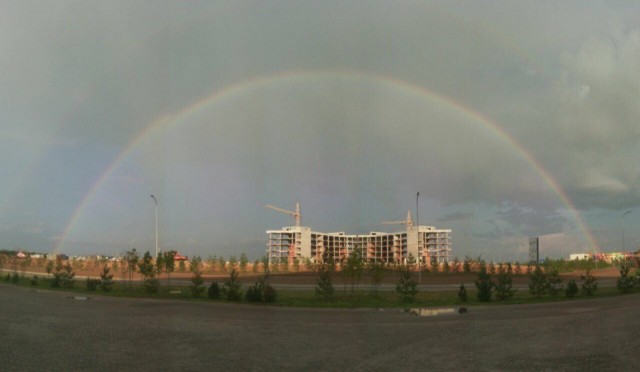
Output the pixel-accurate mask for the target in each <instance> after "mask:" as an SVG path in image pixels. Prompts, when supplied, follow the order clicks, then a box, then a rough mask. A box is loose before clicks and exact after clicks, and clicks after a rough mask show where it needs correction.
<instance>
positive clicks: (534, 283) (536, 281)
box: [527, 265, 549, 297]
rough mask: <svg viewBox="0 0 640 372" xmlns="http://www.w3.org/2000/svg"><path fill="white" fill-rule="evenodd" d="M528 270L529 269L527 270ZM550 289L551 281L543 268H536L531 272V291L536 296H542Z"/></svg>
mask: <svg viewBox="0 0 640 372" xmlns="http://www.w3.org/2000/svg"><path fill="white" fill-rule="evenodd" d="M527 271H528V270H527ZM548 291H549V281H548V280H547V275H546V274H545V273H544V271H542V268H541V267H540V266H538V265H536V268H535V269H534V270H533V271H532V272H531V273H530V274H529V292H531V294H532V295H534V296H536V297H541V296H542V295H544V294H545V293H547V292H548Z"/></svg>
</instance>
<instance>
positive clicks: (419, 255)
mask: <svg viewBox="0 0 640 372" xmlns="http://www.w3.org/2000/svg"><path fill="white" fill-rule="evenodd" d="M419 200H420V193H417V194H416V231H417V232H418V240H417V242H416V244H417V245H418V284H422V269H421V268H420V264H421V263H422V254H421V253H422V252H421V249H420V212H419V211H418V207H419V204H418V201H419Z"/></svg>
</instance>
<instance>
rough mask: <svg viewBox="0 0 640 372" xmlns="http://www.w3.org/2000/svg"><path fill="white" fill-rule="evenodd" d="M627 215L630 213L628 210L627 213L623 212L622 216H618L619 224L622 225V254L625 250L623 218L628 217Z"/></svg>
mask: <svg viewBox="0 0 640 372" xmlns="http://www.w3.org/2000/svg"><path fill="white" fill-rule="evenodd" d="M629 213H631V210H628V211H626V212H624V213H623V214H622V216H620V224H621V225H622V253H623V254H624V252H625V248H624V216H626V215H628V214H629Z"/></svg>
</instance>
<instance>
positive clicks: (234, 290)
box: [222, 269, 242, 301]
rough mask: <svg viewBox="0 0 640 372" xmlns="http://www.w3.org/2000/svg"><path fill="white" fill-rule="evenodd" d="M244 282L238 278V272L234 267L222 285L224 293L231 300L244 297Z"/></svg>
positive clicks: (238, 299)
mask: <svg viewBox="0 0 640 372" xmlns="http://www.w3.org/2000/svg"><path fill="white" fill-rule="evenodd" d="M241 287H242V283H240V280H238V272H237V271H236V270H235V269H233V270H231V274H230V275H229V279H227V280H225V281H224V286H223V287H222V293H224V295H225V296H226V297H227V300H229V301H240V300H241V299H242V290H241V289H240V288H241Z"/></svg>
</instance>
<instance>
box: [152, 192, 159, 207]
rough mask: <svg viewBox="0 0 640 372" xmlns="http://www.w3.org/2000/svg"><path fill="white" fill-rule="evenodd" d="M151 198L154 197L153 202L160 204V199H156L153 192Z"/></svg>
mask: <svg viewBox="0 0 640 372" xmlns="http://www.w3.org/2000/svg"><path fill="white" fill-rule="evenodd" d="M151 199H153V202H154V203H156V205H158V199H156V197H155V196H154V195H153V194H151Z"/></svg>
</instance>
